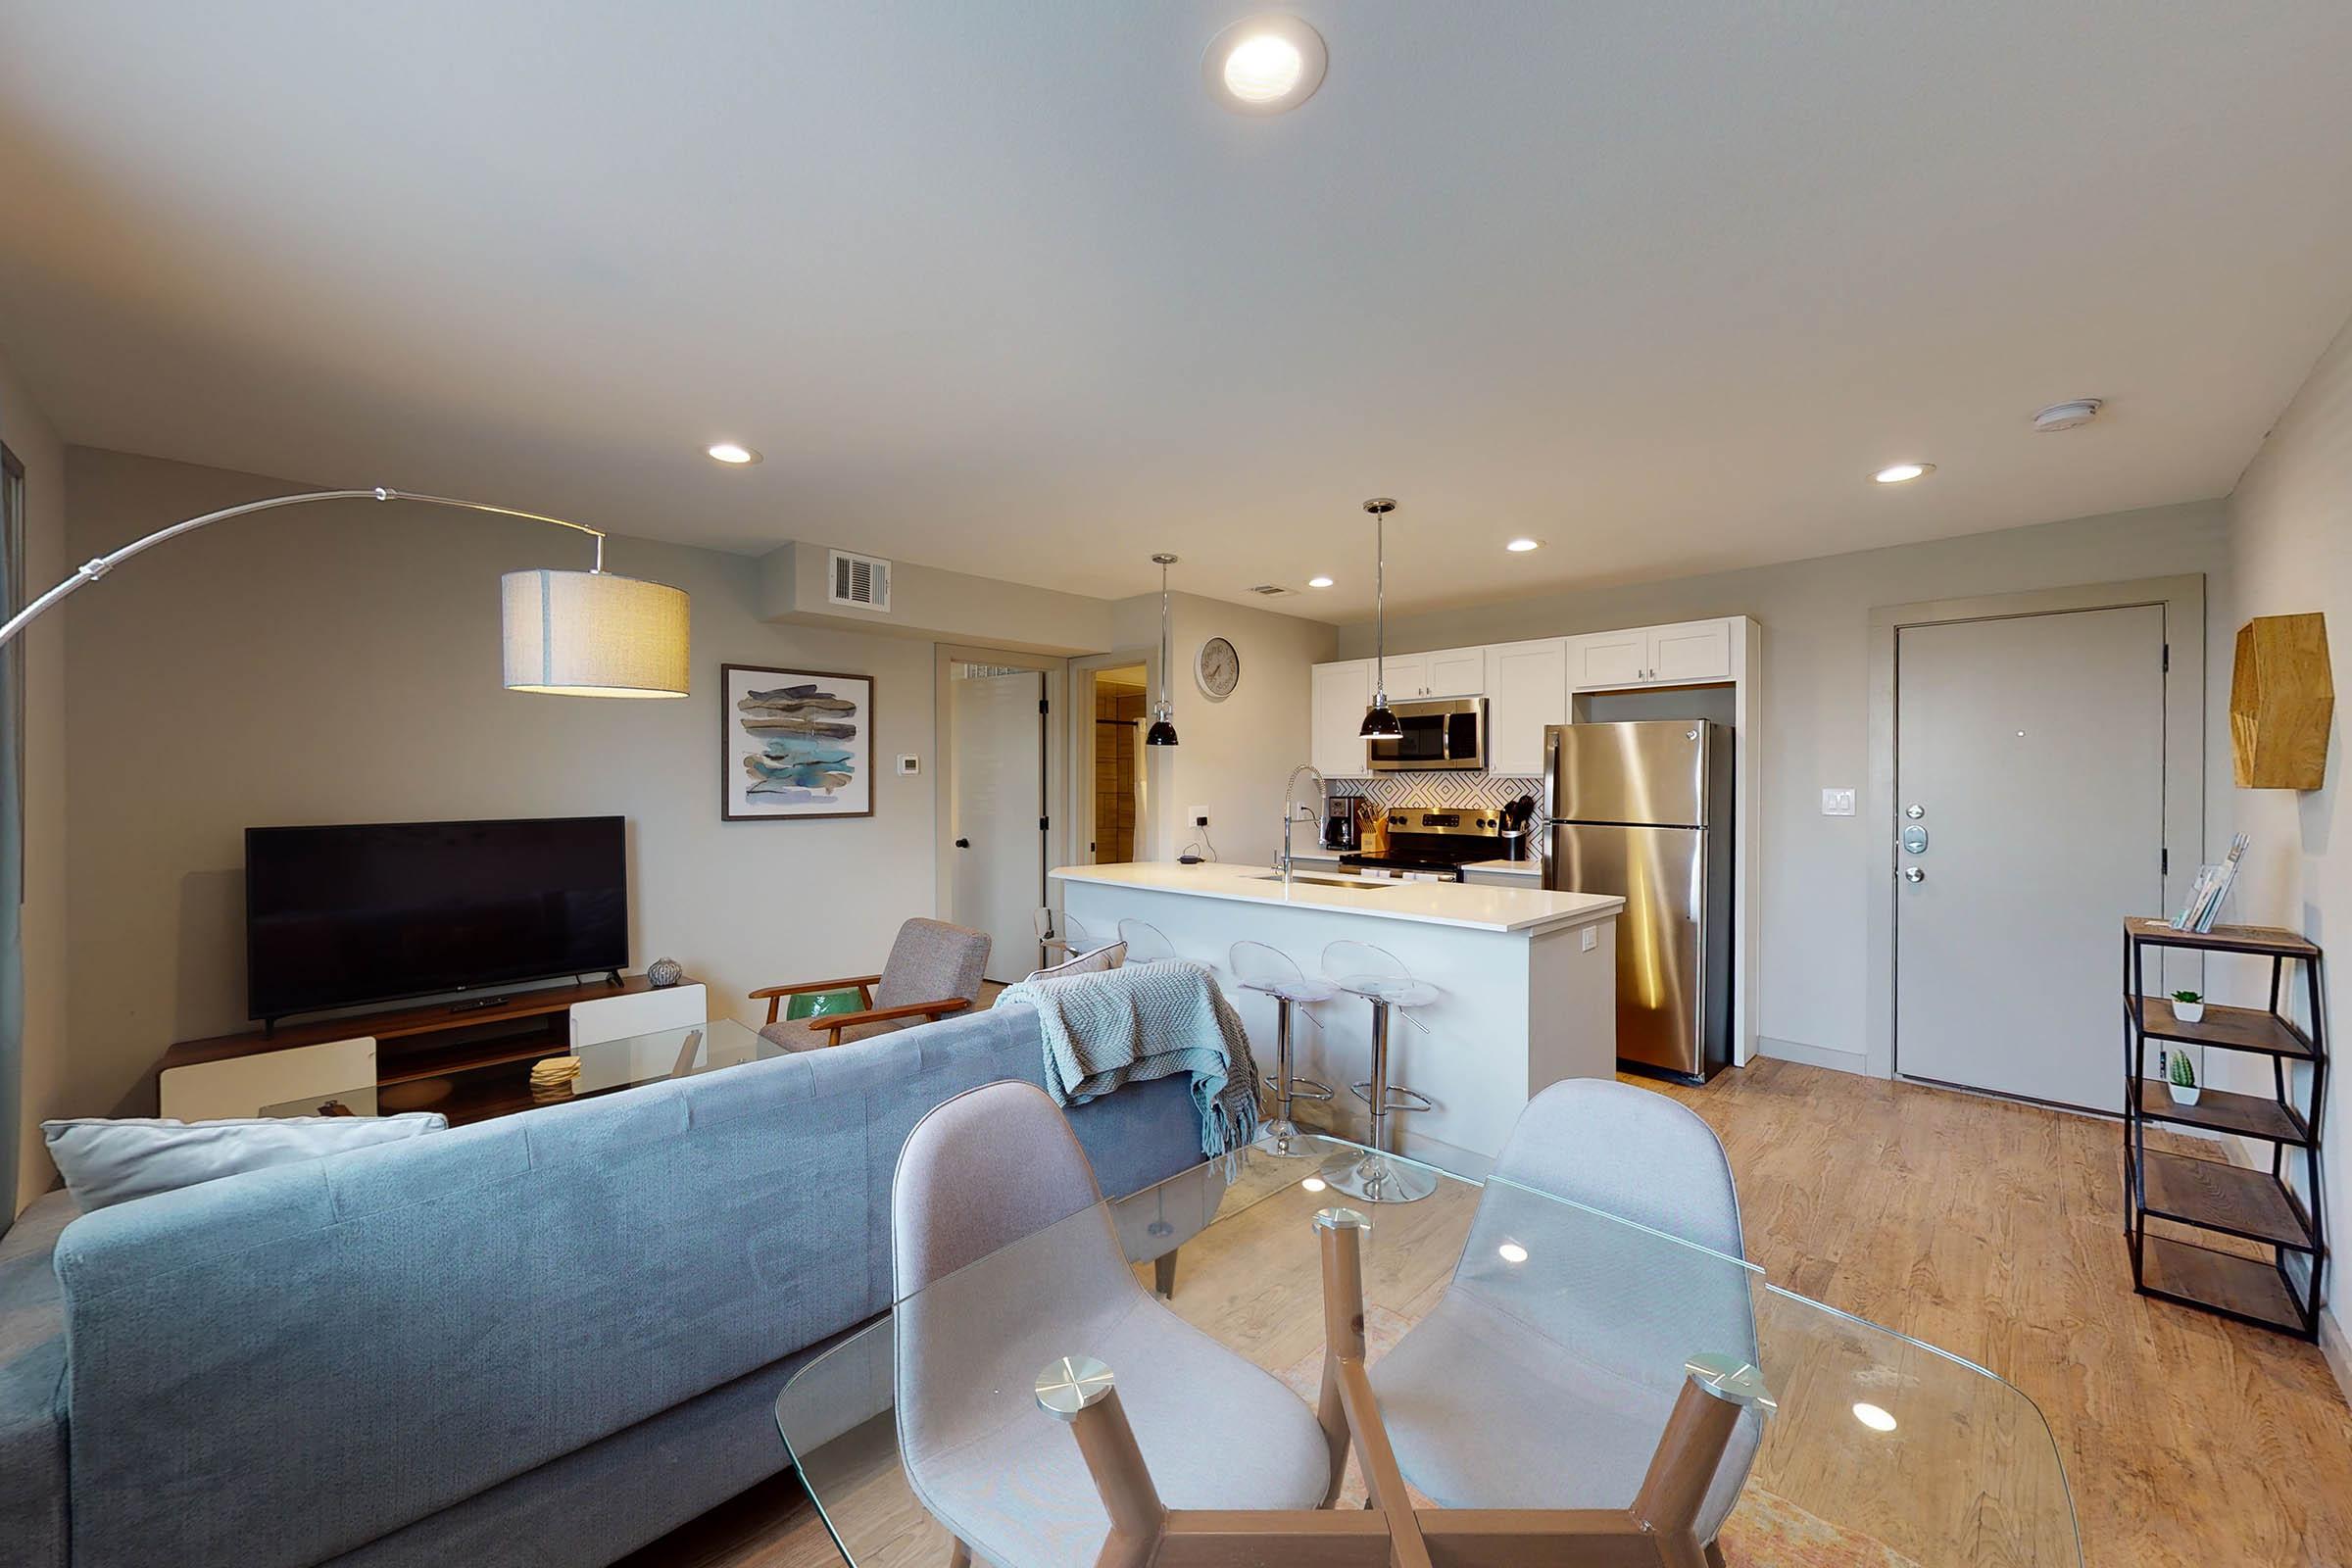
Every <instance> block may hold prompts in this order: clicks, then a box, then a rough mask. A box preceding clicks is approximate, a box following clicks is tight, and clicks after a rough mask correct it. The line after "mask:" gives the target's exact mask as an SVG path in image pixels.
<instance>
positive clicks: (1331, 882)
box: [1254, 871, 1397, 888]
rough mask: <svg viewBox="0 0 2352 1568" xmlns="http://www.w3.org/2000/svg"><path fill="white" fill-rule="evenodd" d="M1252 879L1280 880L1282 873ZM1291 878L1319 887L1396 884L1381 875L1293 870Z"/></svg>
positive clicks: (1386, 885)
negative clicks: (1311, 873)
mask: <svg viewBox="0 0 2352 1568" xmlns="http://www.w3.org/2000/svg"><path fill="white" fill-rule="evenodd" d="M1254 880H1256V881H1259V882H1279V881H1281V880H1282V873H1281V872H1280V871H1269V872H1267V873H1266V874H1265V875H1263V876H1261V877H1257V878H1255V879H1254ZM1291 880H1292V881H1293V882H1311V883H1313V884H1314V885H1315V886H1316V887H1319V888H1393V887H1395V886H1396V885H1397V884H1396V882H1395V881H1394V880H1393V879H1391V878H1389V877H1383V876H1306V875H1303V874H1301V873H1299V872H1293V873H1292V874H1291Z"/></svg>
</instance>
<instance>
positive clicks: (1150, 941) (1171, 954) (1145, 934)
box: [1119, 919, 1184, 963]
mask: <svg viewBox="0 0 2352 1568" xmlns="http://www.w3.org/2000/svg"><path fill="white" fill-rule="evenodd" d="M1119 940H1120V941H1121V942H1124V943H1126V944H1127V961H1128V962H1129V963H1160V962H1164V961H1165V960H1167V959H1170V958H1181V957H1183V956H1184V955H1182V954H1181V953H1178V952H1177V951H1176V944H1175V943H1173V942H1170V941H1169V940H1168V937H1167V933H1166V932H1164V931H1162V930H1160V928H1159V927H1157V926H1155V925H1153V924H1152V923H1151V922H1150V921H1148V920H1136V919H1126V920H1121V921H1120V922H1119Z"/></svg>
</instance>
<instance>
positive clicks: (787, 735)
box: [718, 664, 874, 822]
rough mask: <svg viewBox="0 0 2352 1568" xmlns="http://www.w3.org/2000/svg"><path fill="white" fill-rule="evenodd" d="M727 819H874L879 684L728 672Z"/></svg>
mask: <svg viewBox="0 0 2352 1568" xmlns="http://www.w3.org/2000/svg"><path fill="white" fill-rule="evenodd" d="M718 673H719V705H720V706H719V717H718V722H719V814H720V816H722V817H723V818H724V819H725V820H727V821H729V822H774V821H789V820H794V819H798V818H804V817H822V816H871V815H873V814H874V765H873V763H874V683H873V680H872V678H871V677H870V676H865V675H843V674H838V673H832V672H828V671H824V670H810V669H769V668H766V667H765V666H762V665H759V664H721V665H720V666H719V671H718Z"/></svg>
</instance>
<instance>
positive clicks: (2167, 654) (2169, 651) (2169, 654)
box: [2164, 643, 2173, 675]
mask: <svg viewBox="0 0 2352 1568" xmlns="http://www.w3.org/2000/svg"><path fill="white" fill-rule="evenodd" d="M2164 672H2165V673H2166V674H2168V675H2169V674H2171V673H2172V672H2173V645H2172V644H2171V643H2166V644H2165V645H2164Z"/></svg>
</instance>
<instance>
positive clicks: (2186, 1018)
mask: <svg viewBox="0 0 2352 1568" xmlns="http://www.w3.org/2000/svg"><path fill="white" fill-rule="evenodd" d="M2173 1016H2174V1017H2176V1018H2178V1019H2180V1021H2181V1022H2182V1023H2195V1022H2197V1021H2198V1020H2199V1019H2201V1018H2203V1017H2204V1016H2205V993H2204V992H2202V991H2176V992H2174V993H2173ZM2176 1054H2178V1053H2176Z"/></svg>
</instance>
